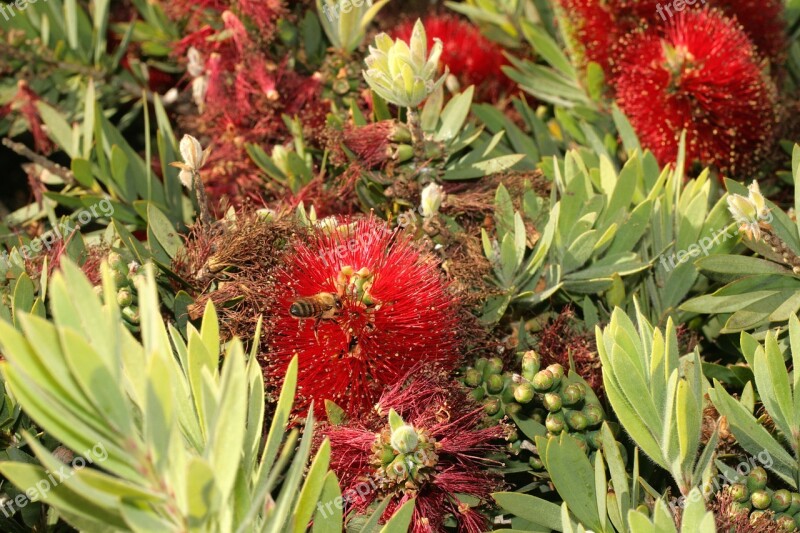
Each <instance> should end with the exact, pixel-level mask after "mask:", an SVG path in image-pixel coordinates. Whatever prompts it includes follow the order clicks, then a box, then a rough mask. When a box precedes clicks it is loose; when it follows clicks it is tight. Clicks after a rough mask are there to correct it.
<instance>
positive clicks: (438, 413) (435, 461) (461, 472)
mask: <svg viewBox="0 0 800 533" xmlns="http://www.w3.org/2000/svg"><path fill="white" fill-rule="evenodd" d="M411 376H413V377H411ZM391 410H394V413H393V412H392V411H391ZM377 411H378V414H379V416H377V417H376V416H375V413H370V414H369V415H365V416H364V417H362V418H361V419H359V420H356V421H354V422H351V423H349V424H347V425H341V426H334V427H329V428H326V429H325V430H324V431H322V432H321V433H324V436H326V437H328V439H329V440H330V443H331V469H332V470H333V471H334V472H336V475H337V476H338V478H339V481H340V484H341V486H342V488H343V489H344V490H343V496H344V497H345V501H346V504H347V505H348V507H350V508H353V509H355V510H356V511H358V512H364V511H365V510H366V509H367V508H368V507H369V506H370V504H372V503H373V502H374V501H376V500H380V499H383V498H384V497H387V496H388V497H390V498H392V499H391V502H390V504H389V506H388V507H387V509H386V512H385V513H384V515H383V519H384V520H386V519H388V518H389V517H390V516H392V514H393V513H394V512H395V511H396V510H397V509H398V508H399V507H400V506H401V505H403V504H404V503H405V502H406V501H408V500H409V499H411V498H416V502H415V506H414V516H413V519H412V526H411V529H410V531H412V532H413V533H423V532H440V531H445V529H444V522H445V518H446V517H447V515H452V516H453V517H454V519H455V520H456V521H457V522H458V530H459V531H463V532H467V533H480V532H482V531H486V530H487V528H488V523H487V519H486V517H485V516H483V515H482V514H481V513H479V512H477V511H476V510H475V509H472V508H470V507H469V506H467V505H465V504H463V503H462V502H461V501H460V500H459V499H458V497H457V495H459V494H466V495H468V496H472V497H474V498H477V499H479V500H480V501H482V502H486V501H489V499H490V496H489V495H490V494H491V492H493V491H495V490H500V489H501V488H502V479H501V477H500V476H499V475H497V474H495V473H493V472H492V471H491V470H490V468H492V467H495V466H500V465H499V463H496V462H495V461H492V460H490V459H487V457H488V456H489V455H490V454H494V453H497V452H499V451H500V450H501V449H502V445H501V441H500V439H501V438H502V437H503V435H504V433H505V431H506V430H505V428H504V427H503V426H492V427H489V428H483V429H480V426H481V422H482V420H483V416H484V415H483V410H482V409H481V408H480V407H479V406H478V405H477V404H475V402H474V401H473V400H471V399H470V398H469V397H468V396H467V394H466V393H465V391H464V390H463V389H462V388H460V387H459V386H458V385H457V384H455V383H453V382H452V381H449V380H448V379H447V376H446V375H443V374H433V373H430V372H420V371H419V370H412V371H411V372H410V373H409V374H408V375H407V376H405V377H404V378H403V379H401V380H400V381H399V382H398V384H396V385H395V386H393V387H391V388H390V389H389V390H387V391H386V392H385V393H384V394H383V395H382V396H381V398H380V401H379V407H378V409H377ZM398 413H399V417H400V418H399V419H398V418H395V419H394V421H395V422H394V424H392V423H391V421H392V419H393V418H392V417H393V416H394V417H397V416H398ZM398 423H401V424H403V426H398V425H397V424H398Z"/></svg>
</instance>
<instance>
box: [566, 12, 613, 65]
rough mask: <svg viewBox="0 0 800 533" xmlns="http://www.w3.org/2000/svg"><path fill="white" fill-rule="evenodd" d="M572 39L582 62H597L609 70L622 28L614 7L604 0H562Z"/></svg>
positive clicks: (567, 32) (567, 34)
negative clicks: (618, 22)
mask: <svg viewBox="0 0 800 533" xmlns="http://www.w3.org/2000/svg"><path fill="white" fill-rule="evenodd" d="M559 3H560V6H561V8H562V10H563V12H564V19H563V20H564V21H565V22H566V24H567V27H566V28H564V34H565V35H566V37H567V39H569V40H570V41H571V43H570V44H571V46H572V49H573V50H574V51H575V53H576V54H577V55H578V57H576V60H577V62H578V63H580V64H583V65H585V64H588V63H589V62H592V61H593V62H595V63H597V64H599V65H600V66H601V67H602V68H603V71H605V72H609V66H610V63H611V58H612V50H613V48H614V46H615V45H616V43H617V41H618V40H619V38H620V37H621V36H622V34H623V32H622V31H621V30H620V28H619V27H618V26H617V21H616V19H615V15H614V14H613V12H612V9H611V8H610V7H609V6H608V5H607V4H606V3H605V2H604V1H602V0H559Z"/></svg>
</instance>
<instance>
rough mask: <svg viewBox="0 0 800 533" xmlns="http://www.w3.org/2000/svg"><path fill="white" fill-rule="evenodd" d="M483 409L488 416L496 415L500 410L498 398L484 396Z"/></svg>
mask: <svg viewBox="0 0 800 533" xmlns="http://www.w3.org/2000/svg"><path fill="white" fill-rule="evenodd" d="M483 410H484V411H486V414H487V415H489V416H492V415H496V414H497V413H498V412H499V411H500V400H498V399H497V398H486V399H485V400H484V401H483Z"/></svg>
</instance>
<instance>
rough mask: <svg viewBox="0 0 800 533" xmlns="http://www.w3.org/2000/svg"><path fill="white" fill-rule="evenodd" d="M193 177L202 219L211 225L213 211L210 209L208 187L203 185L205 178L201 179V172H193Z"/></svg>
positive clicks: (205, 223) (204, 222) (207, 224)
mask: <svg viewBox="0 0 800 533" xmlns="http://www.w3.org/2000/svg"><path fill="white" fill-rule="evenodd" d="M192 178H193V181H194V193H195V196H196V197H197V205H198V207H199V208H200V220H201V221H202V223H203V224H204V225H206V226H211V224H212V223H213V222H214V219H213V218H212V217H211V211H210V210H209V209H208V197H207V196H206V188H205V186H204V185H203V180H202V179H200V172H197V171H195V172H193V173H192Z"/></svg>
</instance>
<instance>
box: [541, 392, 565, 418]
mask: <svg viewBox="0 0 800 533" xmlns="http://www.w3.org/2000/svg"><path fill="white" fill-rule="evenodd" d="M542 403H543V404H544V408H545V409H547V410H548V411H550V412H551V413H555V412H556V411H560V410H561V396H560V395H559V394H558V393H557V392H548V393H547V394H545V395H544V400H543V402H542Z"/></svg>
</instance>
